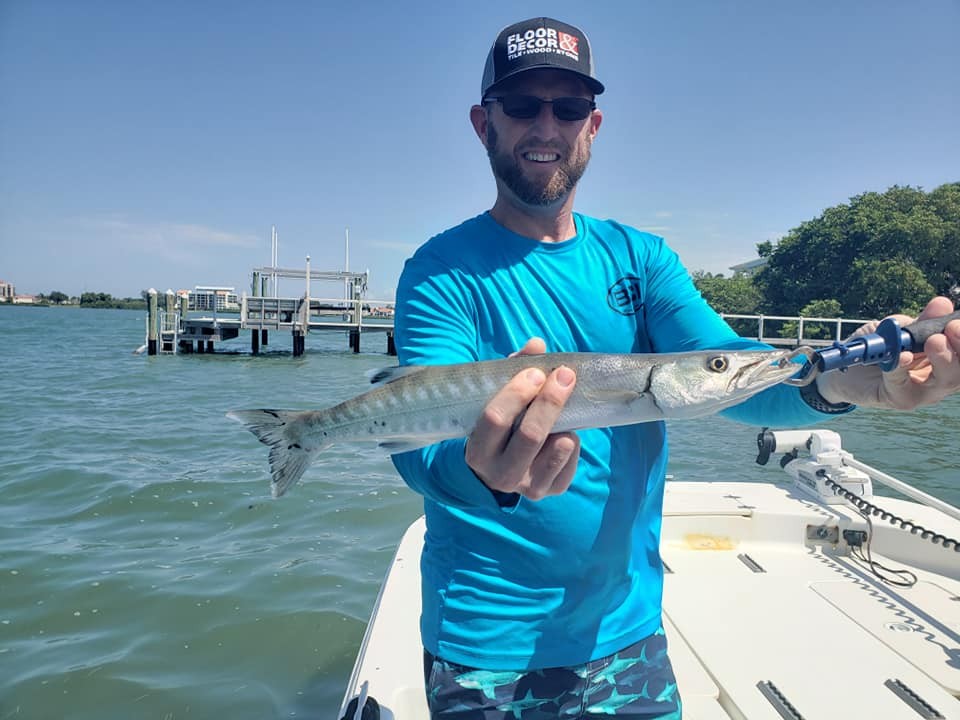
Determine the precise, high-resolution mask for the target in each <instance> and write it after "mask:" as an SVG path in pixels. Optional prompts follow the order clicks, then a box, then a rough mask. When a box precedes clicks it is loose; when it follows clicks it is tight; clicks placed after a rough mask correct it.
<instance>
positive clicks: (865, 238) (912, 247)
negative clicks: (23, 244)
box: [0, 182, 960, 318]
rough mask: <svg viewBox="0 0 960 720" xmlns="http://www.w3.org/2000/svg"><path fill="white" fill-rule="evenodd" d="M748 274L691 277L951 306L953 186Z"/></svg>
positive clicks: (788, 304) (905, 305)
mask: <svg viewBox="0 0 960 720" xmlns="http://www.w3.org/2000/svg"><path fill="white" fill-rule="evenodd" d="M757 256H758V257H757V258H756V260H755V261H754V262H751V263H746V264H745V265H749V266H750V269H749V270H744V271H740V272H736V271H735V272H734V273H733V275H732V276H731V277H725V276H724V275H723V274H722V273H720V274H713V273H709V272H705V271H703V270H696V271H693V272H692V273H691V276H692V278H693V282H694V284H695V285H696V287H697V289H698V290H699V291H700V293H701V294H702V295H703V297H704V298H705V299H706V300H707V302H709V303H710V305H711V306H712V307H713V308H714V309H715V310H716V311H717V312H719V313H725V314H739V315H781V316H789V317H821V318H822V317H831V318H835V317H860V318H864V317H872V318H882V317H885V316H886V315H890V314H893V313H899V312H903V313H906V314H908V315H909V314H913V315H916V314H917V313H918V312H919V311H920V309H921V308H922V307H923V306H924V304H925V303H926V302H927V300H929V299H930V298H931V297H933V296H934V295H946V296H947V297H949V298H951V299H952V300H953V301H954V302H955V303H956V302H957V301H958V300H960V182H953V183H946V184H944V185H940V186H939V187H937V188H935V189H934V190H932V191H930V192H925V191H924V190H923V189H922V188H919V187H917V188H913V187H909V186H899V185H894V186H893V187H891V188H889V189H888V190H887V191H886V192H883V193H878V192H866V193H863V194H861V195H857V196H855V197H853V198H851V199H850V202H849V203H845V204H841V205H837V206H834V207H831V208H827V209H826V210H824V211H823V212H822V213H821V214H820V216H819V217H816V218H814V219H812V220H808V221H805V222H802V223H801V224H800V225H799V226H798V227H796V228H794V229H793V230H790V231H789V232H788V233H787V234H786V235H785V236H784V237H782V238H780V239H779V240H778V241H776V242H772V241H770V240H765V241H763V242H761V243H758V244H757ZM5 305H9V306H13V305H16V306H18V307H49V306H51V305H55V306H64V307H81V308H107V309H120V310H146V309H147V295H146V291H144V292H142V293H141V297H139V298H132V297H126V298H115V297H113V296H112V295H110V294H108V293H100V292H85V293H83V294H82V295H80V296H79V297H76V296H74V297H71V296H68V295H67V294H66V293H63V292H60V291H59V290H54V291H52V292H50V293H49V294H46V295H44V294H41V295H36V296H34V300H33V302H32V303H14V302H5V303H0V307H3V306H5Z"/></svg>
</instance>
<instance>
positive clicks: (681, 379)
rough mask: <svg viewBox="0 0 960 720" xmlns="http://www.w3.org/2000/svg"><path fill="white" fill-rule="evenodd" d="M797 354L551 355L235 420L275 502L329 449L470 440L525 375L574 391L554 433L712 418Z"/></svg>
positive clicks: (415, 378)
mask: <svg viewBox="0 0 960 720" xmlns="http://www.w3.org/2000/svg"><path fill="white" fill-rule="evenodd" d="M792 355H793V353H791V352H790V351H786V350H783V351H781V350H770V351H736V350H731V351H719V350H718V351H698V352H687V353H674V354H629V355H612V354H602V353H547V354H544V355H522V356H516V357H510V358H505V359H503V360H485V361H482V362H472V363H459V364H455V365H418V366H407V367H402V368H388V369H386V370H381V371H380V372H379V373H377V374H376V375H375V376H374V377H373V378H372V382H375V383H378V387H376V388H374V389H372V390H370V391H368V392H365V393H363V394H362V395H358V396H356V397H354V398H352V399H350V400H347V401H345V402H342V403H340V404H339V405H335V406H333V407H330V408H327V409H325V410H306V411H297V410H234V411H231V412H229V413H227V416H228V417H230V418H232V419H234V420H237V421H239V422H242V423H244V424H245V425H246V427H247V429H249V430H250V431H251V432H252V433H253V434H254V435H256V436H257V438H259V440H260V441H261V442H262V443H264V444H266V445H269V446H270V471H271V475H272V485H271V487H272V493H273V496H274V497H280V496H281V495H283V494H284V493H285V492H286V491H287V489H288V488H289V487H290V486H291V485H292V484H293V483H295V482H296V481H297V480H299V479H300V477H301V476H302V475H303V473H304V472H305V471H306V469H307V468H308V467H309V466H310V463H312V462H313V461H314V459H315V458H316V457H317V455H318V454H319V453H320V452H322V451H323V450H324V449H326V448H328V447H330V446H331V445H334V444H337V443H343V442H355V441H360V440H372V441H376V442H377V443H379V444H380V445H381V446H382V447H383V448H384V449H386V450H388V451H389V452H393V453H397V452H405V451H407V450H413V449H415V448H419V447H424V446H426V445H432V444H433V443H436V442H440V441H441V440H446V439H449V438H456V437H464V436H467V435H469V434H470V432H471V431H472V430H473V427H474V425H475V424H476V422H477V419H478V418H479V417H480V414H481V412H482V411H483V408H484V407H485V406H486V404H487V403H488V402H489V401H490V399H491V398H492V397H493V396H494V395H495V394H496V393H497V392H498V391H499V390H500V389H501V388H502V387H503V386H504V385H505V384H506V383H507V381H509V380H510V378H512V377H513V376H514V375H516V374H517V373H519V372H520V371H521V370H524V369H525V368H540V369H541V370H543V371H544V373H549V372H551V371H552V370H553V369H554V368H557V367H559V366H561V365H565V366H567V367H569V368H571V369H573V370H574V371H575V372H576V374H577V384H576V386H575V388H574V391H573V394H572V395H571V396H570V398H569V400H568V401H567V404H566V406H565V407H564V409H563V411H562V413H561V414H560V417H559V419H558V421H557V423H556V424H555V425H554V430H555V431H556V432H565V431H569V430H583V429H585V428H595V427H614V426H618V425H632V424H634V423H642V422H650V421H653V420H666V419H677V418H694V417H701V416H704V415H710V414H711V413H715V412H717V411H719V410H722V409H724V408H727V407H730V406H731V405H735V404H737V403H739V402H741V401H743V400H745V399H746V398H748V397H750V396H751V395H754V394H756V393H758V392H760V391H761V390H764V389H766V388H768V387H770V386H772V385H776V384H777V383H779V382H782V381H783V380H786V379H787V378H789V377H790V376H791V375H793V374H794V373H795V372H796V370H797V367H798V366H797V365H795V364H794V363H792V362H790V358H791V357H792Z"/></svg>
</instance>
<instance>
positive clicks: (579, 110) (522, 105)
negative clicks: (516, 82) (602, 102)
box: [483, 95, 597, 122]
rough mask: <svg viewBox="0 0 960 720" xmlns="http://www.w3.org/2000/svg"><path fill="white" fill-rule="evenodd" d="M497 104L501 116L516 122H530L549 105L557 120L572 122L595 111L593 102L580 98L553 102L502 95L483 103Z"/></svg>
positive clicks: (528, 96) (595, 106)
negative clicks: (501, 109)
mask: <svg viewBox="0 0 960 720" xmlns="http://www.w3.org/2000/svg"><path fill="white" fill-rule="evenodd" d="M483 102H484V103H488V102H498V103H500V105H501V107H502V108H503V114H504V115H506V116H507V117H512V118H516V119H517V120H532V119H533V118H535V117H537V116H538V115H539V114H540V108H541V106H543V105H550V106H551V109H552V110H553V116H554V117H555V118H556V119H557V120H565V121H566V122H573V121H575V120H583V119H584V118H586V117H587V116H589V115H590V113H591V112H593V111H594V110H596V109H597V104H596V103H595V102H594V101H593V100H587V99H586V98H581V97H559V98H554V99H553V100H541V99H540V98H538V97H537V96H536V95H502V96H500V97H488V98H486V99H485V100H484V101H483Z"/></svg>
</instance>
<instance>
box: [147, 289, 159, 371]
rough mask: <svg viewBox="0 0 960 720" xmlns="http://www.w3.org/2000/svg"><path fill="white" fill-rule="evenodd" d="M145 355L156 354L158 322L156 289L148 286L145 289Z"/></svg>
mask: <svg viewBox="0 0 960 720" xmlns="http://www.w3.org/2000/svg"><path fill="white" fill-rule="evenodd" d="M147 295H148V298H149V299H148V301H147V355H156V354H157V324H158V323H159V322H160V311H159V309H158V308H157V291H156V289H154V288H150V289H149V290H148V291H147Z"/></svg>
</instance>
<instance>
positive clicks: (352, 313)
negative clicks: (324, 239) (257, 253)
mask: <svg viewBox="0 0 960 720" xmlns="http://www.w3.org/2000/svg"><path fill="white" fill-rule="evenodd" d="M153 305H154V303H151V307H153ZM157 305H159V303H157ZM184 305H185V303H182V302H181V303H180V304H179V305H178V307H176V308H175V309H170V308H165V309H160V308H159V307H157V308H156V309H155V310H153V311H152V312H149V313H148V318H147V326H148V331H147V334H148V340H147V351H148V354H151V355H154V354H157V353H176V352H197V353H204V352H214V347H215V346H216V345H217V344H219V343H222V342H225V341H227V340H233V339H235V338H238V337H239V336H240V333H241V332H242V331H249V332H250V351H251V352H252V353H253V354H254V355H256V354H258V353H259V352H260V349H261V347H263V346H265V345H267V344H268V342H269V338H270V334H271V332H273V333H276V332H282V333H289V334H290V337H291V339H292V343H293V354H294V356H299V355H302V354H303V352H304V349H305V344H306V336H307V335H308V334H309V333H310V332H323V331H338V332H341V333H344V334H345V335H346V336H347V339H348V343H349V346H350V348H351V349H352V350H353V351H354V352H360V338H361V336H362V335H369V334H370V333H377V334H383V335H384V336H385V338H386V345H385V351H386V352H387V353H388V354H390V355H396V346H395V344H394V339H393V318H392V314H391V313H390V312H387V311H392V309H393V303H392V301H377V302H376V303H375V304H373V305H372V304H371V303H370V302H369V301H367V300H349V301H348V300H343V299H324V298H309V299H308V298H305V297H300V298H281V297H276V298H273V297H270V298H267V297H247V296H243V298H242V300H241V304H240V312H239V314H220V313H214V314H213V315H206V314H204V315H197V314H191V313H188V312H186V311H185V310H184V307H183V306H184ZM372 308H377V311H373V310H372ZM153 327H155V328H156V329H155V330H154V339H153V341H152V342H151V328H153ZM151 346H153V349H151Z"/></svg>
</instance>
